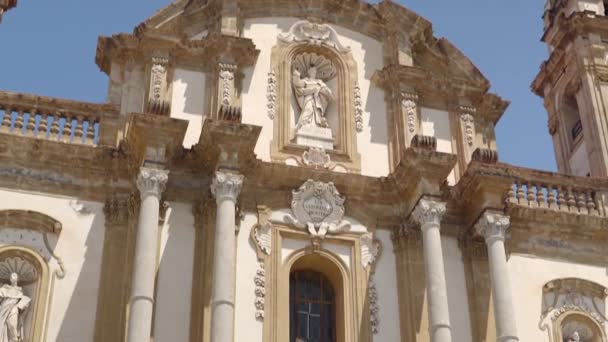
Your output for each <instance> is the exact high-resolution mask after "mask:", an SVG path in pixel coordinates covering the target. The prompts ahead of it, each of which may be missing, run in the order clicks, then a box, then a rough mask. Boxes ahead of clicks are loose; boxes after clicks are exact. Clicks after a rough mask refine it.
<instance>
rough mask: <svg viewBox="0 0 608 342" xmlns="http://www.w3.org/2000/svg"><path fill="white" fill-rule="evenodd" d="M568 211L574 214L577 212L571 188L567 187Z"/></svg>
mask: <svg viewBox="0 0 608 342" xmlns="http://www.w3.org/2000/svg"><path fill="white" fill-rule="evenodd" d="M567 202H568V211H570V212H573V213H576V212H578V210H577V209H576V200H575V199H574V192H573V191H572V187H568V197H567Z"/></svg>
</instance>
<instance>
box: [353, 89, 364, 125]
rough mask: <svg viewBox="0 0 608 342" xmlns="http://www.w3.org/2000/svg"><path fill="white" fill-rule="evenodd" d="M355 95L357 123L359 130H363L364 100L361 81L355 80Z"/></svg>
mask: <svg viewBox="0 0 608 342" xmlns="http://www.w3.org/2000/svg"><path fill="white" fill-rule="evenodd" d="M354 97H355V124H356V128H357V132H362V131H363V100H362V99H361V87H360V86H359V82H355V87H354Z"/></svg>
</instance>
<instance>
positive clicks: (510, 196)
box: [507, 183, 517, 204]
mask: <svg viewBox="0 0 608 342" xmlns="http://www.w3.org/2000/svg"><path fill="white" fill-rule="evenodd" d="M514 188H517V183H515V184H513V185H511V187H510V188H509V191H507V202H509V203H515V204H517V197H515V190H514Z"/></svg>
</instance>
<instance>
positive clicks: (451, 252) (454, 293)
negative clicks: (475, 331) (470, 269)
mask: <svg viewBox="0 0 608 342" xmlns="http://www.w3.org/2000/svg"><path fill="white" fill-rule="evenodd" d="M441 247H442V248H443V263H444V268H445V278H446V279H445V280H446V283H447V285H448V305H449V309H450V323H451V324H452V338H453V340H454V341H459V342H467V341H472V339H473V337H472V335H471V318H470V317H469V312H470V311H469V301H468V294H467V284H466V278H465V275H464V263H463V261H462V252H461V250H460V247H458V240H456V238H453V237H449V236H442V237H441ZM522 341H527V340H522Z"/></svg>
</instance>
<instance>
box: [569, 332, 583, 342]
mask: <svg viewBox="0 0 608 342" xmlns="http://www.w3.org/2000/svg"><path fill="white" fill-rule="evenodd" d="M566 342H584V341H583V340H581V335H579V333H578V331H575V332H574V333H572V336H570V337H569V338H568V340H567V341H566Z"/></svg>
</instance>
